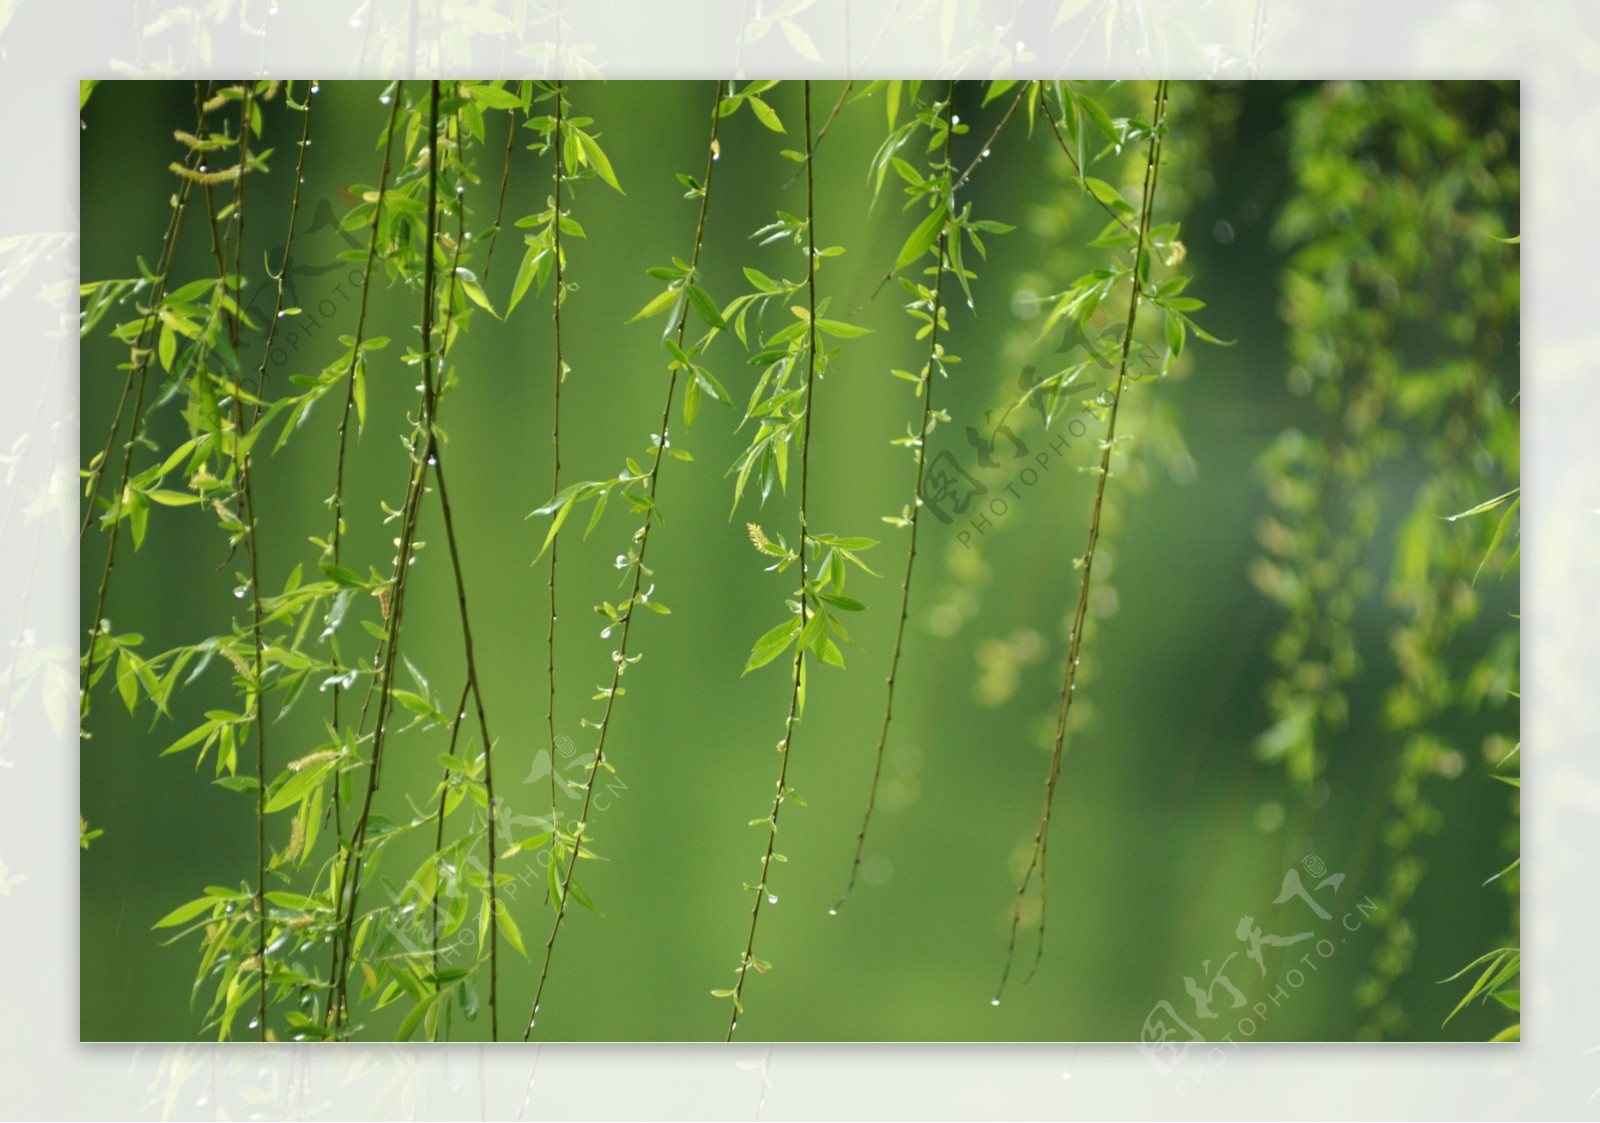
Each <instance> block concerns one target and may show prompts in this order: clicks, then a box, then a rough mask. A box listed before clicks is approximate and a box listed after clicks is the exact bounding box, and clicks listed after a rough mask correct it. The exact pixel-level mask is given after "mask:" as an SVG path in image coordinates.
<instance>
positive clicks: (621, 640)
mask: <svg viewBox="0 0 1600 1123" xmlns="http://www.w3.org/2000/svg"><path fill="white" fill-rule="evenodd" d="M711 94H712V100H711V140H710V143H709V144H707V146H706V173H705V179H704V180H703V181H702V182H701V184H700V187H699V194H700V216H699V218H698V219H697V220H696V222H695V228H694V248H693V250H691V251H690V254H689V276H691V277H692V276H693V275H694V274H695V273H696V271H697V270H698V269H699V267H700V251H701V248H702V246H703V245H704V242H705V232H706V216H707V215H708V214H709V213H710V211H711V177H712V174H713V172H715V170H716V166H717V152H718V143H717V130H718V126H719V123H720V121H721V113H720V112H719V109H720V107H721V103H722V96H721V84H720V83H713V85H712V90H711ZM558 160H559V156H558ZM557 226H558V227H559V223H557ZM558 276H559V275H558ZM557 283H558V285H559V280H558V282H557ZM688 283H690V282H689V281H687V280H686V281H685V284H688ZM689 307H690V302H689V300H688V299H684V300H682V301H681V303H680V307H679V308H678V316H677V322H676V324H675V325H674V326H673V329H672V334H673V336H674V338H675V339H676V345H677V347H678V349H679V351H680V353H681V352H682V349H683V344H684V337H685V332H686V330H687V328H688V317H689ZM683 369H684V368H683V367H682V366H680V364H678V363H677V362H673V363H671V364H669V368H668V375H667V394H666V400H665V401H664V402H663V403H662V406H661V433H660V435H659V438H658V439H657V440H656V442H655V449H654V459H653V460H652V461H651V462H650V471H649V474H648V476H647V478H646V481H645V489H646V498H647V502H646V504H645V506H644V517H643V522H642V524H641V525H640V527H639V529H638V530H637V531H636V532H635V534H634V540H635V541H636V542H637V546H636V547H635V549H634V551H633V582H632V588H631V589H630V591H629V593H628V599H627V601H625V602H624V608H623V610H622V615H621V617H620V619H619V620H618V621H617V622H616V623H615V624H613V627H615V628H617V629H619V631H620V634H619V636H618V640H617V654H616V655H615V656H613V658H612V661H611V662H612V669H611V685H610V687H609V688H607V689H606V690H604V691H603V692H602V693H603V695H604V697H605V711H604V713H603V714H602V715H601V718H600V721H599V722H598V723H596V725H597V733H596V740H595V749H594V755H593V757H592V758H591V759H590V761H589V768H588V773H589V774H588V778H587V779H586V780H585V782H584V787H583V802H582V806H581V808H580V810H579V812H578V820H577V821H578V828H577V830H576V831H575V832H574V837H573V840H572V847H573V851H572V856H571V858H570V860H568V861H567V862H566V863H565V868H564V869H563V870H562V871H561V878H560V886H559V889H560V891H559V893H558V894H557V896H556V899H555V900H554V901H553V902H552V905H553V907H554V908H555V919H554V920H553V921H552V922H551V925H550V935H549V936H548V938H546V940H545V945H544V963H543V964H542V965H541V967H540V969H539V981H538V983H537V984H536V985H535V987H534V993H533V1004H532V1007H531V1008H530V1010H529V1012H528V1025H527V1029H526V1030H524V1032H523V1035H522V1039H523V1040H524V1041H526V1040H528V1039H529V1038H530V1037H531V1036H532V1034H533V1029H534V1025H535V1024H536V1023H537V1021H538V1017H539V1005H540V1002H541V1001H542V1000H543V997H544V988H545V983H546V982H547V981H548V980H549V977H550V963H551V960H552V958H553V957H554V955H555V946H556V939H557V937H558V936H559V935H560V933H561V926H562V922H563V921H564V920H565V919H566V915H567V904H568V900H569V898H570V897H571V895H572V878H573V874H574V873H575V872H576V871H577V867H578V848H579V847H580V846H581V845H582V842H583V840H582V831H583V829H584V824H585V823H586V822H587V821H588V818H589V808H590V806H591V804H592V803H593V800H594V791H595V784H596V782H597V781H598V779H599V776H600V772H601V771H602V769H604V768H605V767H607V763H606V735H607V734H608V733H609V732H610V729H611V712H612V709H613V707H615V705H616V702H617V697H618V695H619V694H621V693H622V691H621V689H620V686H621V679H622V675H623V673H624V672H625V671H626V670H627V668H628V666H629V663H630V658H629V655H628V651H629V647H628V641H629V638H630V636H631V635H632V634H633V618H634V610H635V609H636V608H638V607H639V606H640V605H641V604H648V603H649V602H648V595H649V594H648V593H645V592H644V591H643V590H642V589H641V585H642V583H643V581H644V578H645V576H646V575H647V574H648V573H649V572H650V571H649V570H648V569H647V568H646V566H645V552H646V550H647V549H648V548H649V545H650V529H651V527H653V526H654V525H655V513H656V499H657V494H658V491H659V487H660V479H661V464H662V460H663V458H664V457H665V456H666V454H667V451H668V448H669V444H668V439H667V430H668V428H669V427H670V423H671V421H672V403H673V401H674V397H675V395H676V393H677V386H678V375H679V373H680V371H682V370H683ZM554 548H555V543H554V542H553V541H552V543H551V549H552V550H554ZM551 561H552V563H553V562H554V554H553V553H552V555H551ZM658 607H659V606H658ZM610 631H611V628H607V629H606V632H607V634H609V633H610ZM550 747H551V752H552V754H554V752H555V742H554V730H553V727H552V736H551V746H550ZM550 782H551V785H552V795H551V799H552V807H551V821H550V829H551V832H552V837H554V835H555V832H556V821H555V808H554V805H553V800H554V791H553V787H554V784H555V782H556V781H555V766H554V756H553V755H552V759H551V769H550ZM552 853H553V852H552Z"/></svg>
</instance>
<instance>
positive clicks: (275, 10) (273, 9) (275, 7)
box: [267, 4, 278, 16]
mask: <svg viewBox="0 0 1600 1123" xmlns="http://www.w3.org/2000/svg"><path fill="white" fill-rule="evenodd" d="M277 14H278V5H276V4H274V5H272V7H270V8H268V9H267V15H269V16H275V15H277Z"/></svg>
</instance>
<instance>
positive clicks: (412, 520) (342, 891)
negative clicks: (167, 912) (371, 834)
mask: <svg viewBox="0 0 1600 1123" xmlns="http://www.w3.org/2000/svg"><path fill="white" fill-rule="evenodd" d="M438 145H439V83H438V82H432V83H430V85H429V127H428V155H429V167H428V207H427V226H426V238H427V241H426V246H425V252H424V254H423V281H422V292H423V299H422V330H421V351H422V403H421V412H420V416H419V419H418V422H417V433H416V441H415V446H414V448H413V450H412V456H413V464H412V467H411V469H410V473H409V476H408V480H407V489H406V500H405V503H404V505H403V506H402V508H401V511H402V520H401V530H400V536H399V545H398V552H397V554H396V557H395V569H394V578H393V591H392V593H391V594H390V606H389V628H388V632H387V634H386V637H385V639H384V643H383V651H384V658H383V667H382V671H381V673H380V674H379V675H376V676H374V678H373V685H372V687H371V688H369V690H368V692H367V703H366V704H365V705H363V707H362V712H363V715H365V713H366V706H367V705H370V704H371V701H372V698H373V695H374V692H376V695H377V702H378V711H377V718H376V722H375V724H374V726H373V731H372V759H371V762H370V764H369V766H368V772H367V790H366V795H365V796H364V797H363V799H362V804H361V812H360V814H359V815H358V816H357V819H356V823H355V827H354V829H353V831H352V832H351V839H350V856H349V859H348V860H347V861H346V862H345V864H344V866H343V868H342V869H341V871H340V879H339V892H338V895H337V896H336V897H335V898H334V900H335V902H336V904H338V905H341V906H342V907H343V908H344V918H343V934H342V936H341V937H340V942H339V948H338V968H337V970H336V971H335V972H334V978H333V986H334V993H333V999H332V1001H331V1002H330V1004H329V1012H330V1016H331V1017H333V1018H334V1019H335V1024H341V1023H344V1024H347V1023H348V1021H349V1017H350V1010H349V985H350V960H351V958H352V955H351V939H352V936H353V930H354V927H355V916H356V905H357V902H358V900H359V897H360V894H361V888H362V885H361V866H362V860H363V857H364V854H363V847H364V845H365V843H366V837H367V827H368V824H369V822H370V820H371V816H372V801H373V797H374V796H375V795H376V794H377V790H378V783H379V780H380V777H381V770H382V766H383V747H384V742H385V739H386V736H387V734H388V732H389V712H390V709H391V708H392V702H393V699H394V674H395V668H396V666H397V665H398V664H399V662H400V628H401V620H402V617H403V613H404V608H405V591H406V584H407V580H406V579H407V575H408V574H409V572H410V570H411V565H410V560H411V554H412V550H413V548H414V544H415V541H416V531H417V520H418V515H419V514H420V511H421V507H422V496H423V493H424V492H425V491H426V487H425V481H426V477H427V469H428V461H429V459H430V458H431V457H432V456H433V454H434V435H433V434H434V428H433V426H434V407H435V405H436V390H435V387H434V380H433V370H434V362H433V360H434V355H433V297H434V286H435V279H434V272H435V269H434V258H435V252H434V251H435V243H436V241H437V239H438V233H439V176H438V168H437V164H436V160H437V154H438ZM485 748H486V749H487V746H485ZM347 889H348V897H349V900H348V902H347V903H346V890H347Z"/></svg>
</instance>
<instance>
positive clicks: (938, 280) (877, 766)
mask: <svg viewBox="0 0 1600 1123" xmlns="http://www.w3.org/2000/svg"><path fill="white" fill-rule="evenodd" d="M955 97H956V84H955V82H954V81H952V82H951V83H950V88H949V92H948V93H947V94H946V95H945V120H946V124H945V134H944V161H943V164H944V167H943V173H944V179H945V182H946V183H948V182H949V181H950V172H951V166H950V143H951V138H952V137H953V135H954V130H953V129H952V128H951V125H950V118H951V115H952V114H953V113H954V108H955ZM944 207H945V210H946V212H947V213H949V214H954V213H955V199H954V188H951V189H950V191H949V192H948V193H947V194H946V196H945V199H944ZM956 236H957V237H960V234H959V232H958V233H957V235H956ZM948 238H949V229H948V225H947V227H946V229H945V230H942V231H940V233H939V245H938V252H937V260H936V262H935V264H934V271H933V307H932V308H931V309H930V312H931V315H932V322H933V328H932V330H931V331H930V333H929V337H928V363H927V366H926V367H925V368H924V374H923V379H922V420H921V423H920V425H919V426H918V429H917V443H916V445H915V446H914V447H915V449H916V458H917V471H916V479H915V482H914V486H913V488H912V492H911V496H912V503H911V544H910V547H909V548H908V549H907V550H906V575H905V579H904V580H903V581H902V582H901V584H900V621H899V623H898V624H896V626H895V631H894V653H893V654H892V655H891V656H890V657H889V677H888V678H887V679H886V680H885V683H884V687H885V692H886V693H885V697H884V703H883V725H882V728H880V729H879V731H878V747H877V748H876V749H875V750H874V751H873V755H872V783H871V785H870V786H869V787H868V788H867V809H866V812H865V814H863V815H862V818H861V830H860V831H858V832H857V833H856V852H855V857H854V858H853V859H851V862H850V880H849V882H848V883H846V885H845V887H844V892H843V893H841V894H839V899H838V900H837V901H836V902H834V905H833V907H832V908H831V909H829V910H828V912H829V914H830V915H832V914H836V913H838V911H839V910H840V909H841V908H843V907H844V902H845V899H846V898H848V897H849V896H850V893H851V891H852V890H854V889H855V887H856V876H857V875H858V874H859V873H860V871H861V854H862V851H863V850H864V849H865V847H866V844H867V828H868V827H870V826H871V825H872V812H873V810H874V808H875V807H876V806H877V802H878V781H879V779H880V778H881V777H882V775H883V750H884V746H885V745H886V744H888V741H889V723H890V721H891V719H892V718H893V716H894V682H895V676H896V674H898V672H899V670H900V651H901V648H902V646H903V645H904V643H905V636H906V617H907V616H908V614H909V612H910V609H911V572H912V568H913V567H914V566H915V565H916V562H917V526H918V524H919V522H920V519H921V515H922V476H923V471H924V469H925V468H926V466H927V461H928V454H927V448H928V429H929V427H930V425H931V422H932V419H933V376H934V371H935V368H936V367H937V366H938V365H939V321H940V319H941V318H942V316H943V310H944V305H943V303H942V300H941V298H942V296H943V292H944V272H945V252H946V248H947V239H948Z"/></svg>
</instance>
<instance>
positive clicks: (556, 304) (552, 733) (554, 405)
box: [544, 81, 567, 838]
mask: <svg viewBox="0 0 1600 1123" xmlns="http://www.w3.org/2000/svg"><path fill="white" fill-rule="evenodd" d="M555 92H556V112H555V120H556V123H555V132H554V133H552V134H551V135H552V137H553V138H554V139H553V140H552V141H551V144H550V149H551V151H552V152H553V153H554V154H555V160H554V165H555V173H554V175H555V195H554V197H553V198H552V200H551V203H550V205H551V207H552V208H553V209H554V212H555V213H554V215H553V216H552V217H551V221H550V231H551V238H552V242H553V249H552V251H551V252H552V253H553V254H554V256H555V273H556V287H555V295H554V296H553V298H552V300H551V305H552V311H551V317H552V319H553V320H554V323H555V348H556V363H555V372H554V375H553V377H552V378H551V381H550V386H551V389H550V393H551V405H550V494H551V496H552V497H554V496H555V495H556V494H557V493H558V492H559V491H560V490H561V383H562V382H563V381H565V379H566V373H567V372H566V360H565V359H564V358H563V357H562V353H561V303H562V297H563V296H565V291H564V286H565V284H566V281H565V279H564V276H563V272H564V267H565V265H566V263H565V262H564V261H563V260H562V253H561V180H562V172H563V171H564V170H565V169H564V167H563V165H562V159H563V155H564V154H563V151H562V149H563V147H564V146H563V145H562V143H561V129H562V126H563V122H564V121H565V109H566V101H567V94H566V89H565V88H564V85H563V83H562V82H560V81H557V82H556V83H555ZM560 547H561V543H560V542H559V541H557V539H554V538H552V539H551V540H550V573H549V581H548V587H549V590H550V617H549V621H548V623H547V624H546V626H545V670H546V673H547V675H548V678H549V687H548V690H549V693H548V694H547V695H546V699H545V715H544V716H545V732H546V734H547V739H548V740H549V742H550V761H551V764H550V830H551V832H552V835H551V837H552V838H554V833H553V832H554V831H555V830H556V828H557V825H558V824H557V822H556V816H557V814H558V811H559V809H558V808H557V806H556V770H555V751H556V554H557V551H558V550H559V549H560Z"/></svg>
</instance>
